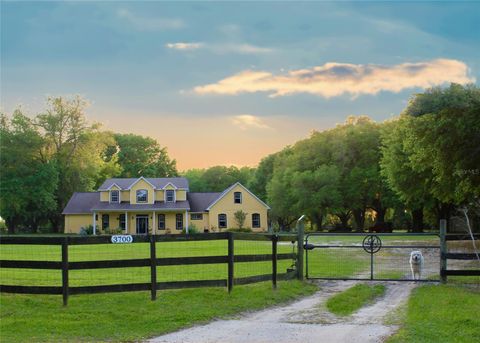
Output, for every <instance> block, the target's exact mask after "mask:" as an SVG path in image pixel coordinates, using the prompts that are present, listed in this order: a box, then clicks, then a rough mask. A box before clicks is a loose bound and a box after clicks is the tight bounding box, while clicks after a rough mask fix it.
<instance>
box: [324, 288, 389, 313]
mask: <svg viewBox="0 0 480 343" xmlns="http://www.w3.org/2000/svg"><path fill="white" fill-rule="evenodd" d="M385 289H386V288H385V285H367V284H357V285H355V286H353V287H351V288H349V289H347V290H346V291H344V292H341V293H338V294H335V295H334V296H332V297H330V298H329V299H328V300H327V309H328V310H329V311H330V312H332V313H333V314H336V315H337V316H349V315H351V314H352V313H354V312H356V311H357V310H358V309H360V308H362V307H363V306H365V305H367V304H370V303H372V302H373V301H374V300H375V299H376V298H378V297H381V296H382V295H383V294H385Z"/></svg>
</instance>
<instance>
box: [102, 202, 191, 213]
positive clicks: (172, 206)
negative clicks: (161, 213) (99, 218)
mask: <svg viewBox="0 0 480 343" xmlns="http://www.w3.org/2000/svg"><path fill="white" fill-rule="evenodd" d="M92 210H95V211H122V210H123V211H127V210H128V211H147V210H148V211H152V210H154V211H156V210H190V204H189V203H188V201H177V202H163V201H156V202H155V203H154V204H130V203H128V202H122V203H120V204H111V203H108V202H99V203H98V204H97V205H96V206H95V207H93V208H92Z"/></svg>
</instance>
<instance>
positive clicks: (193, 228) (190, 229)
mask: <svg viewBox="0 0 480 343" xmlns="http://www.w3.org/2000/svg"><path fill="white" fill-rule="evenodd" d="M182 233H187V230H185V229H183V230H182ZM196 233H200V230H199V229H198V228H197V227H196V226H195V224H191V225H189V226H188V234H196Z"/></svg>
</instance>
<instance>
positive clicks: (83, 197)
mask: <svg viewBox="0 0 480 343" xmlns="http://www.w3.org/2000/svg"><path fill="white" fill-rule="evenodd" d="M99 203H100V192H88V193H73V195H72V197H71V198H70V200H69V201H68V203H67V206H65V208H64V209H63V212H62V214H81V213H90V212H91V209H92V207H94V206H96V205H97V204H99Z"/></svg>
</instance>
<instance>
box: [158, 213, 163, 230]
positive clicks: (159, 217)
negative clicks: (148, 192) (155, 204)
mask: <svg viewBox="0 0 480 343" xmlns="http://www.w3.org/2000/svg"><path fill="white" fill-rule="evenodd" d="M158 229H159V230H165V215H164V214H159V215H158Z"/></svg>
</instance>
